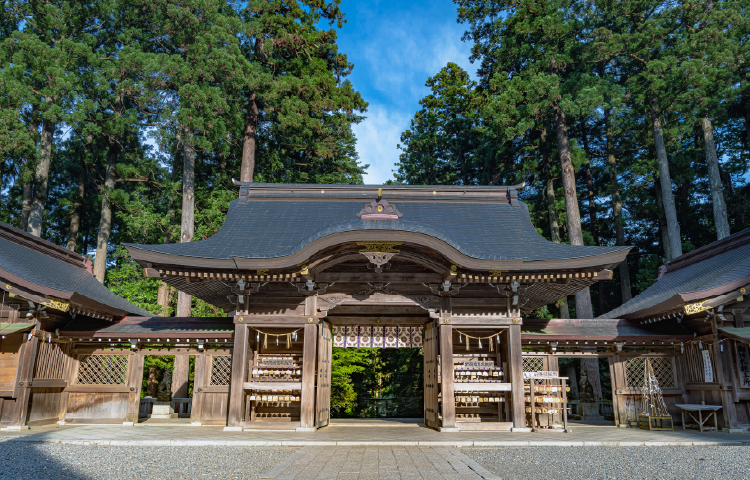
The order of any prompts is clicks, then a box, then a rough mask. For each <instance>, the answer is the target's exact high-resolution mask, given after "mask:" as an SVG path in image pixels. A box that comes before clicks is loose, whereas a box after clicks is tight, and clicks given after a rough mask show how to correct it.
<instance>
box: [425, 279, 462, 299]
mask: <svg viewBox="0 0 750 480" xmlns="http://www.w3.org/2000/svg"><path fill="white" fill-rule="evenodd" d="M465 286H466V284H462V283H459V284H457V285H453V284H452V283H451V282H449V281H447V280H446V281H445V282H443V283H440V284H437V283H431V284H430V285H429V288H430V291H432V294H433V295H437V296H440V297H452V296H453V295H455V294H457V293H458V292H459V290H461V289H462V288H464V287H465Z"/></svg>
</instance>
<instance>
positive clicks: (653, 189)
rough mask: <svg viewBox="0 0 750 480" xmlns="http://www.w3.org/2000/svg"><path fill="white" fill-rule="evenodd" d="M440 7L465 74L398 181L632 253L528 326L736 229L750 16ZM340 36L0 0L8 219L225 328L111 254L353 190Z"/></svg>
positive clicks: (464, 2)
mask: <svg viewBox="0 0 750 480" xmlns="http://www.w3.org/2000/svg"><path fill="white" fill-rule="evenodd" d="M455 3H456V5H457V13H458V17H457V21H458V22H459V23H460V24H463V25H464V26H465V27H466V32H465V34H464V36H463V40H464V41H466V42H469V43H470V44H471V45H472V56H471V60H472V62H474V65H475V66H476V67H477V70H476V72H466V71H464V70H463V69H461V68H460V67H459V66H458V65H456V64H454V63H449V64H448V65H446V66H445V67H444V68H443V69H442V70H440V71H439V72H435V75H434V76H433V77H431V78H429V79H428V80H427V83H426V85H427V87H428V88H429V89H430V92H431V93H430V94H429V95H428V96H427V97H425V98H424V99H422V100H421V102H420V110H419V111H418V112H416V114H415V115H414V118H413V119H412V121H411V125H410V126H409V128H408V129H407V130H406V131H404V132H403V134H402V135H401V141H400V145H399V148H400V149H401V151H402V154H401V156H400V159H399V162H398V164H397V166H396V171H395V176H394V179H393V180H391V182H393V183H402V184H455V185H503V184H521V183H524V184H525V188H524V189H523V190H522V191H521V197H522V199H523V200H524V201H525V202H527V204H528V206H529V209H530V210H531V215H532V221H533V222H534V224H535V226H536V228H537V230H538V231H539V233H540V234H541V235H543V236H545V237H546V238H548V239H550V240H551V241H555V242H564V243H571V244H574V245H633V246H634V247H635V248H634V249H633V251H632V253H631V254H630V256H629V258H628V261H627V263H624V264H623V265H621V267H620V268H619V269H618V271H617V272H616V273H615V279H614V281H612V282H600V283H599V284H598V285H597V286H596V287H594V288H592V290H591V291H590V292H589V290H588V289H587V290H585V291H583V292H580V293H579V294H577V295H576V298H575V301H573V299H571V301H570V303H568V301H567V299H560V301H558V302H557V304H556V305H551V306H549V307H545V308H543V309H541V310H540V311H537V312H535V314H536V315H541V316H547V317H552V316H560V317H567V316H578V317H581V318H591V317H592V316H596V315H601V314H603V313H606V312H607V311H609V310H610V309H611V308H614V307H615V306H617V305H619V304H620V303H622V302H623V301H627V300H628V299H630V298H631V297H632V296H634V295H636V294H638V293H639V292H641V291H643V290H644V289H645V288H647V287H648V286H649V285H651V283H653V281H654V280H655V278H656V277H657V271H658V268H659V266H660V265H662V264H663V263H664V262H665V261H667V260H669V259H672V258H675V257H677V256H679V255H681V254H682V253H685V252H688V251H690V250H692V249H694V248H697V247H700V246H702V245H706V244H708V243H710V242H712V241H714V240H716V239H717V238H718V239H720V238H723V237H725V236H727V235H729V234H731V233H734V232H737V231H739V230H741V229H744V228H747V227H748V226H750V184H749V183H748V160H749V159H750V77H749V75H750V61H749V60H750V55H749V54H748V38H749V36H750V31H749V29H750V22H748V10H747V9H748V6H750V0H736V1H734V0H726V1H721V0H720V1H705V0H671V1H664V0H618V1H613V0H544V1H539V0H514V1H503V0H455ZM344 23H345V13H344V12H343V11H342V10H341V8H340V5H339V0H250V1H232V0H97V1H86V0H81V1H78V2H69V1H64V0H4V1H3V8H2V10H0V155H1V157H0V179H2V188H1V189H0V205H1V206H2V208H0V221H3V222H7V223H10V224H12V225H14V226H16V227H18V228H21V229H23V230H25V231H27V232H29V233H31V234H33V235H37V236H40V237H42V238H45V239H47V240H49V241H51V242H54V243H56V244H58V245H62V246H65V247H67V248H68V249H70V250H73V251H76V252H79V253H82V254H84V255H89V256H91V257H92V258H93V259H94V272H95V274H96V277H97V278H98V279H99V280H100V281H102V282H104V283H105V285H107V286H108V287H109V288H110V289H111V290H113V291H114V292H116V293H118V294H120V295H122V296H124V297H125V298H127V299H129V300H130V301H132V302H133V303H135V304H137V305H139V306H141V307H143V308H146V309H147V310H149V311H151V312H153V313H155V314H165V315H178V316H190V315H192V316H214V315H224V314H225V313H227V312H222V311H218V310H217V309H216V308H215V307H213V306H211V305H208V304H205V303H203V302H201V301H199V300H196V299H191V298H190V296H188V295H185V294H182V293H179V294H178V293H177V292H175V291H174V290H171V289H170V288H169V287H167V286H166V285H164V284H161V283H160V282H159V281H158V280H157V279H145V278H143V275H142V272H141V269H140V268H139V267H138V266H137V265H136V264H134V262H132V261H131V260H130V259H129V258H128V256H127V254H126V253H125V251H124V250H123V249H122V248H118V245H120V244H121V243H122V242H135V243H168V242H189V241H194V240H200V239H205V238H207V237H208V236H210V235H212V234H213V233H214V232H216V231H217V230H218V228H219V227H220V226H221V225H222V223H223V220H224V217H225V214H226V211H227V207H228V204H229V202H230V201H231V200H232V199H234V198H236V194H237V192H236V188H235V187H234V186H233V184H232V182H231V179H232V178H237V179H240V180H243V181H255V182H273V183H286V182H300V183H361V182H362V178H363V173H364V172H365V171H366V169H367V165H363V164H362V163H361V162H359V160H358V156H357V150H356V138H355V136H354V135H353V132H352V126H353V125H355V124H357V123H359V122H361V121H363V120H364V119H365V114H366V110H367V102H366V99H363V98H362V96H361V95H360V94H359V93H358V92H357V91H356V90H355V87H354V86H353V85H352V83H351V82H350V81H349V80H348V79H347V77H348V76H349V75H350V74H351V73H352V69H353V65H352V64H351V62H350V61H349V60H347V57H346V55H345V54H344V53H342V52H339V50H338V47H337V29H341V28H345V27H344ZM506 241H513V238H512V236H509V237H508V238H507V239H505V238H499V239H498V242H499V243H502V242H506ZM352 355H354V357H356V355H355V354H354V353H346V354H344V353H340V352H339V356H338V360H337V365H338V366H339V368H340V369H341V370H340V371H341V372H343V373H341V375H343V376H342V377H341V378H339V379H338V380H336V379H334V381H338V382H339V383H340V384H341V385H342V386H341V388H340V389H339V391H338V393H336V392H335V393H336V395H339V396H340V397H341V402H339V409H340V411H342V412H347V413H348V414H354V415H359V414H363V413H362V412H363V411H364V410H366V409H367V408H369V407H368V406H367V405H364V404H362V403H361V402H360V403H357V402H355V400H354V399H353V397H352V394H353V393H356V392H353V391H349V390H347V388H348V387H345V386H343V385H345V384H347V382H345V381H343V380H346V379H349V380H350V379H351V378H352V377H353V376H356V375H360V376H362V375H369V377H367V378H365V377H364V376H362V378H361V379H360V380H361V382H364V383H363V384H367V385H370V387H371V388H370V387H368V392H369V393H367V394H364V393H361V394H360V395H359V396H360V397H362V398H365V397H367V396H368V395H369V396H370V397H372V396H373V395H374V394H373V392H374V391H375V390H374V389H375V385H376V384H377V385H379V387H378V388H379V389H380V390H378V391H379V392H380V393H382V392H381V390H382V388H381V387H382V382H381V380H379V379H376V378H375V377H372V372H364V373H362V372H363V370H362V368H364V369H365V370H366V369H368V368H370V366H372V365H375V364H378V362H380V363H381V364H387V363H388V362H393V361H394V360H393V358H392V355H391V354H388V355H386V354H382V353H377V352H376V353H372V352H362V353H361V355H360V356H361V357H362V358H354V357H352V358H349V357H351V356H352ZM394 355H395V354H394ZM381 370H382V369H381ZM381 370H378V372H379V371H381ZM382 371H385V370H382ZM394 375H395V374H394ZM370 377H372V378H370ZM396 377H398V375H395V376H394V377H393V378H396ZM398 378H401V377H398ZM376 380H377V381H376ZM394 381H395V380H394ZM398 381H399V382H402V383H403V385H407V384H408V385H409V387H408V388H412V387H413V386H414V385H415V384H418V383H419V382H418V381H417V380H415V379H405V378H402V379H401V380H398ZM378 382H381V383H378ZM394 388H395V387H394ZM404 388H407V387H406V386H405V387H404ZM397 390H398V389H395V390H393V391H388V392H386V393H388V394H389V395H391V394H393V395H395V396H398V395H399V393H398V392H397ZM394 392H395V393H394ZM404 405H405V406H403V408H406V409H407V410H408V409H409V408H411V407H410V406H409V405H406V404H404Z"/></svg>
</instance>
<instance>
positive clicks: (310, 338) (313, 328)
mask: <svg viewBox="0 0 750 480" xmlns="http://www.w3.org/2000/svg"><path fill="white" fill-rule="evenodd" d="M304 335H305V338H304V346H303V350H302V393H301V402H300V427H302V428H314V427H315V372H316V371H317V365H316V359H317V356H316V347H317V345H318V326H317V325H315V324H308V325H305V333H304Z"/></svg>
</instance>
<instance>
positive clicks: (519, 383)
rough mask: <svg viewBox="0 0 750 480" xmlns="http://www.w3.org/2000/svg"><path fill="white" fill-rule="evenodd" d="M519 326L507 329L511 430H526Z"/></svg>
mask: <svg viewBox="0 0 750 480" xmlns="http://www.w3.org/2000/svg"><path fill="white" fill-rule="evenodd" d="M521 351H522V350H521V325H519V324H516V325H511V326H510V327H508V367H509V369H510V372H508V377H509V378H510V383H511V398H512V401H511V403H512V406H511V408H512V410H511V415H512V417H513V428H526V409H525V408H524V407H525V405H524V401H523V397H524V395H523V357H522V355H521Z"/></svg>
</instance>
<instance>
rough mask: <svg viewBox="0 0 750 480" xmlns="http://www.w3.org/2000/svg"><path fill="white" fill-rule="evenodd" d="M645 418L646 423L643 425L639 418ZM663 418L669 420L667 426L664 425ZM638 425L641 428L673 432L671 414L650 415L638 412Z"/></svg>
mask: <svg viewBox="0 0 750 480" xmlns="http://www.w3.org/2000/svg"><path fill="white" fill-rule="evenodd" d="M642 418H645V419H646V423H647V425H643V423H641V419H642ZM664 420H669V424H670V426H669V427H665V426H664ZM654 423H656V424H657V426H654ZM638 427H639V428H641V429H643V430H649V431H654V430H670V431H672V432H674V423H673V422H672V417H671V416H652V415H646V414H645V413H639V414H638Z"/></svg>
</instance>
